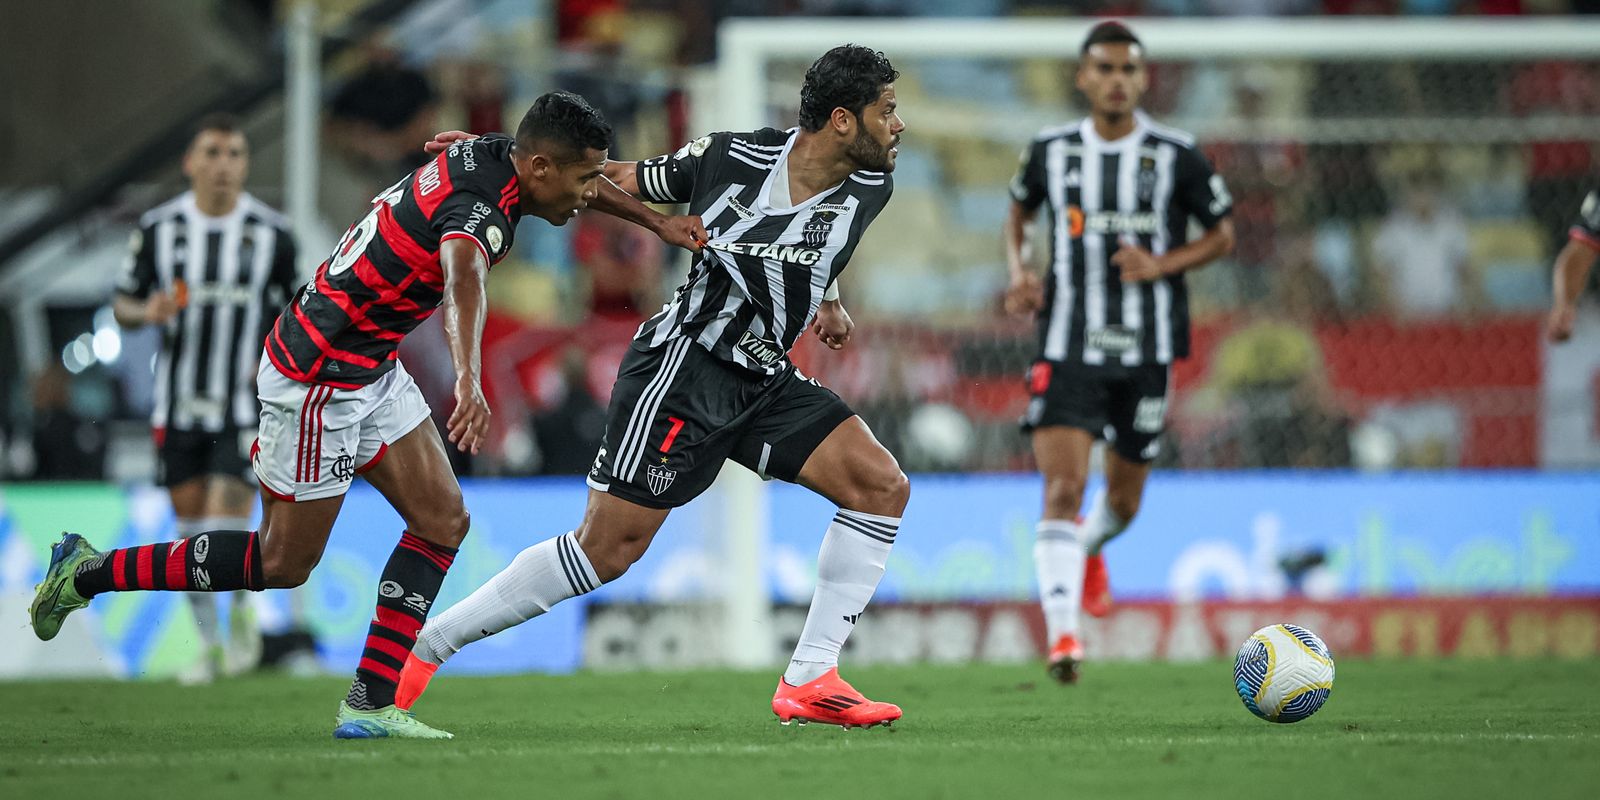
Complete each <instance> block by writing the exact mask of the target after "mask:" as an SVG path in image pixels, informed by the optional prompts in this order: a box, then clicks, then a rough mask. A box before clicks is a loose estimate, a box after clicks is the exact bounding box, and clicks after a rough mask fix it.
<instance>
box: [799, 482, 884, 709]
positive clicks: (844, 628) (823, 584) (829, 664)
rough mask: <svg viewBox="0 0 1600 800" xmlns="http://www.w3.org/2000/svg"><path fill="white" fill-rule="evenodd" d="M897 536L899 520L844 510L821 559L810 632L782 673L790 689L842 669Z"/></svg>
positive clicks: (835, 521)
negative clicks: (846, 646) (841, 655)
mask: <svg viewBox="0 0 1600 800" xmlns="http://www.w3.org/2000/svg"><path fill="white" fill-rule="evenodd" d="M899 530H900V518H899V517H880V516H878V515H877V514H867V513H864V512H861V511H848V510H845V509H842V508H841V509H839V513H838V514H836V515H834V517H833V523H832V524H830V525H829V526H828V533H827V534H826V535H825V536H823V537H822V550H821V552H820V553H818V555H817V591H816V594H814V595H812V597H811V610H810V611H808V612H806V626H805V628H804V629H802V630H801V631H800V641H799V642H798V643H797V644H796V645H795V648H794V657H793V659H792V660H790V662H789V668H788V669H787V670H785V671H784V673H783V679H784V680H785V681H787V682H788V683H789V685H790V686H799V685H801V684H803V683H809V682H811V681H814V680H816V679H817V678H818V677H820V676H821V675H822V673H824V672H827V671H828V670H830V669H832V668H834V667H836V666H838V664H839V650H840V649H842V648H843V647H844V642H845V640H846V639H848V638H850V631H852V630H854V629H855V627H856V618H857V617H859V616H860V615H861V612H862V611H864V610H866V608H867V601H869V600H871V599H872V593H873V592H875V591H877V589H878V581H879V580H881V579H882V578H883V570H884V567H885V566H886V565H887V564H888V562H889V549H890V548H891V547H893V546H894V536H895V534H896V533H898V532H899Z"/></svg>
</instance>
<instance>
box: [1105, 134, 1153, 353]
mask: <svg viewBox="0 0 1600 800" xmlns="http://www.w3.org/2000/svg"><path fill="white" fill-rule="evenodd" d="M1138 178H1139V158H1138V157H1137V156H1136V155H1135V154H1134V153H1132V152H1129V151H1124V152H1123V153H1122V155H1121V156H1120V157H1119V158H1118V159H1117V210H1118V211H1121V212H1123V213H1127V214H1132V213H1134V212H1136V211H1138V210H1139V189H1138ZM1129 238H1130V239H1133V241H1132V244H1135V245H1138V246H1141V247H1142V246H1143V244H1144V243H1143V242H1140V241H1138V240H1137V239H1134V238H1133V237H1129ZM1110 246H1111V247H1112V248H1117V247H1120V246H1121V243H1120V242H1112V243H1111V245H1110ZM1112 273H1113V274H1112V275H1111V276H1110V277H1111V278H1112V279H1114V280H1121V275H1120V274H1118V273H1119V270H1117V269H1116V268H1115V266H1114V265H1113V267H1112ZM1145 286H1146V284H1144V283H1124V284H1122V327H1124V328H1127V329H1128V330H1130V331H1134V332H1135V337H1134V346H1133V347H1130V348H1128V349H1127V350H1124V351H1123V352H1122V363H1123V365H1124V366H1129V367H1134V366H1138V365H1139V364H1140V363H1141V362H1142V361H1143V360H1144V349H1143V348H1142V347H1140V346H1139V343H1140V342H1141V341H1142V337H1139V336H1138V335H1137V333H1138V331H1139V330H1140V329H1141V328H1143V326H1144V320H1143V319H1142V316H1143V312H1144V293H1145Z"/></svg>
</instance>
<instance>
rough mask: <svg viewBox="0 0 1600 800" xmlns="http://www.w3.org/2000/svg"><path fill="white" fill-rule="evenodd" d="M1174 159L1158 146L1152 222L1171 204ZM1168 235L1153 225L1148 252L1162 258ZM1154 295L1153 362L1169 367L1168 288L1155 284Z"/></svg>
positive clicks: (1171, 151) (1172, 151)
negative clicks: (1154, 339)
mask: <svg viewBox="0 0 1600 800" xmlns="http://www.w3.org/2000/svg"><path fill="white" fill-rule="evenodd" d="M1177 159H1178V148H1177V147H1175V146H1173V145H1172V144H1169V143H1167V142H1162V143H1161V145H1160V146H1159V147H1157V148H1156V186H1155V202H1154V204H1153V205H1152V208H1154V209H1155V213H1156V219H1159V220H1165V219H1166V218H1167V209H1168V205H1169V204H1170V203H1171V201H1172V188H1173V178H1174V165H1175V164H1176V162H1177ZM1168 236H1169V232H1168V230H1167V226H1166V225H1157V226H1156V233H1155V236H1154V237H1153V238H1152V239H1151V241H1150V252H1152V253H1154V254H1156V255H1158V256H1159V255H1163V254H1165V253H1166V252H1167V249H1168V248H1169V247H1170V246H1171V243H1170V242H1169V241H1168ZM1152 289H1153V291H1154V292H1155V299H1156V302H1155V317H1156V319H1155V323H1156V324H1155V334H1156V361H1157V362H1160V363H1162V364H1170V363H1172V286H1171V285H1170V284H1169V283H1168V282H1167V281H1165V280H1160V281H1156V282H1155V286H1153V287H1152Z"/></svg>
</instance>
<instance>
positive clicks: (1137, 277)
mask: <svg viewBox="0 0 1600 800" xmlns="http://www.w3.org/2000/svg"><path fill="white" fill-rule="evenodd" d="M1148 77H1149V75H1148V72H1147V71H1146V67H1145V53H1144V48H1143V46H1141V45H1140V43H1139V40H1138V38H1137V37H1135V36H1134V34H1133V32H1132V31H1130V30H1129V29H1128V28H1127V27H1126V26H1124V25H1122V24H1121V23H1117V22H1105V23H1101V24H1099V25H1097V26H1095V27H1094V28H1093V29H1092V30H1091V31H1090V32H1089V35H1088V36H1087V37H1086V38H1085V39H1084V42H1083V47H1082V49H1081V52H1080V59H1079V62H1078V71H1077V87H1078V89H1079V90H1080V91H1082V92H1083V94H1084V97H1085V98H1087V100H1088V102H1089V107H1090V115H1089V116H1088V117H1087V118H1085V119H1083V120H1081V121H1079V122H1074V123H1071V124H1068V125H1065V126H1062V127H1059V128H1051V129H1047V130H1045V131H1043V132H1041V133H1040V134H1039V135H1038V136H1037V137H1036V138H1035V139H1034V140H1033V143H1032V144H1030V145H1029V146H1028V148H1027V149H1026V150H1024V151H1023V154H1022V164H1021V167H1020V168H1019V170H1018V172H1017V176H1016V178H1015V180H1013V181H1012V184H1011V199H1012V202H1011V211H1010V214H1009V216H1008V218H1007V220H1006V223H1005V231H1004V234H1005V246H1006V263H1007V265H1008V267H1009V269H1010V274H1011V284H1010V287H1009V289H1008V290H1007V292H1006V308H1007V310H1008V311H1010V312H1012V313H1036V314H1037V316H1038V320H1039V354H1038V356H1037V358H1036V360H1035V361H1034V363H1033V367H1032V369H1031V370H1030V371H1029V373H1028V391H1029V393H1030V395H1031V400H1030V401H1029V403H1028V410H1027V414H1026V416H1025V418H1024V420H1023V430H1024V431H1025V432H1029V433H1031V434H1032V436H1033V452H1034V456H1035V458H1036V459H1037V461H1038V464H1039V470H1040V472H1042V473H1043V474H1044V481H1045V491H1044V518H1043V519H1041V520H1040V521H1039V525H1038V530H1037V538H1036V541H1035V544H1034V561H1035V566H1036V568H1037V571H1038V579H1039V593H1040V602H1041V604H1042V605H1043V607H1044V617H1045V623H1046V628H1047V631H1048V636H1049V642H1048V643H1049V645H1050V654H1049V670H1050V674H1051V675H1053V676H1054V677H1055V678H1056V679H1057V680H1060V681H1063V682H1072V681H1076V680H1077V676H1078V669H1079V664H1080V662H1081V661H1082V660H1083V646H1082V643H1081V642H1080V641H1079V638H1078V616H1079V611H1080V609H1081V608H1087V609H1088V610H1089V611H1090V613H1094V614H1097V615H1099V614H1104V613H1106V611H1107V610H1108V609H1109V606H1110V588H1109V585H1108V581H1107V578H1106V571H1105V561H1104V559H1103V557H1102V556H1101V555H1100V548H1101V547H1103V546H1104V545H1105V543H1106V542H1108V541H1110V540H1111V539H1112V538H1114V537H1116V536H1117V535H1118V534H1120V533H1122V531H1123V530H1124V529H1125V528H1127V526H1128V523H1130V522H1131V521H1132V520H1133V517H1134V515H1135V514H1137V513H1138V511H1139V502H1140V499H1141V497H1142V496H1143V494H1144V484H1145V479H1146V478H1147V477H1148V476H1149V474H1150V462H1151V461H1152V460H1153V459H1154V458H1155V457H1156V454H1157V450H1158V448H1159V446H1160V441H1159V437H1160V435H1161V432H1162V429H1163V428H1164V426H1165V420H1166V410H1167V403H1168V399H1169V387H1168V380H1169V372H1170V366H1171V364H1172V362H1173V360H1175V359H1179V358H1183V357H1185V356H1187V355H1188V354H1189V309H1188V301H1187V293H1186V290H1185V288H1184V280H1183V273H1184V272H1186V271H1188V270H1191V269H1197V268H1199V267H1201V266H1204V265H1205V264H1207V263H1210V262H1211V261H1213V260H1215V259H1217V258H1218V257H1220V256H1222V255H1224V254H1226V253H1227V252H1229V250H1231V249H1232V247H1233V239H1234V237H1233V226H1232V223H1230V222H1229V221H1228V219H1227V217H1228V214H1229V212H1230V211H1231V210H1232V200H1231V199H1230V198H1229V196H1228V192H1227V189H1226V187H1225V186H1224V185H1223V182H1222V179H1221V178H1220V177H1219V176H1217V175H1214V174H1213V173H1212V170H1211V165H1210V164H1209V163H1207V161H1206V159H1205V157H1204V156H1202V155H1201V154H1200V150H1199V149H1198V148H1197V147H1196V146H1195V142H1194V137H1192V136H1190V135H1189V134H1187V133H1184V132H1182V131H1178V130H1173V129H1171V128H1167V127H1163V126H1161V125H1157V124H1156V123H1155V122H1153V121H1152V120H1150V118H1149V117H1147V116H1145V114H1144V112H1142V111H1140V110H1139V99H1140V97H1141V96H1143V94H1144V92H1145V89H1146V88H1147V86H1148ZM1045 204H1048V205H1049V219H1050V227H1049V229H1048V231H1049V236H1050V247H1049V254H1050V270H1049V281H1048V283H1042V282H1041V281H1040V278H1039V276H1038V274H1037V273H1035V272H1034V271H1033V270H1032V269H1031V268H1030V267H1029V265H1028V259H1027V257H1026V255H1025V253H1024V252H1023V248H1024V242H1025V240H1026V228H1027V226H1028V224H1029V223H1030V222H1031V221H1032V220H1033V218H1034V216H1035V214H1036V213H1037V211H1038V209H1039V207H1040V206H1042V205H1045ZM1191 219H1193V220H1195V221H1198V222H1199V223H1200V226H1201V227H1202V228H1204V229H1205V233H1204V234H1202V235H1201V236H1200V237H1199V238H1198V239H1196V240H1195V241H1193V242H1189V241H1188V226H1189V221H1190V220H1191ZM1102 438H1103V439H1105V440H1106V441H1107V447H1106V448H1105V471H1106V485H1107V490H1106V491H1105V492H1104V493H1102V494H1101V495H1100V496H1098V497H1097V498H1096V500H1095V503H1094V505H1093V508H1092V509H1091V510H1090V511H1089V514H1088V516H1087V517H1086V518H1082V519H1080V518H1079V516H1078V513H1079V509H1080V507H1081V504H1082V502H1083V491H1084V485H1085V483H1086V482H1087V480H1088V474H1089V457H1090V452H1091V450H1092V449H1093V447H1094V443H1095V440H1097V439H1102ZM1086 562H1087V563H1086Z"/></svg>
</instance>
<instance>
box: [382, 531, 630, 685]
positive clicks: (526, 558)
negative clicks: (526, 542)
mask: <svg viewBox="0 0 1600 800" xmlns="http://www.w3.org/2000/svg"><path fill="white" fill-rule="evenodd" d="M599 587H600V578H599V576H597V575H595V572H594V567H593V566H591V565H590V564H589V557H588V556H586V555H584V553H583V548H582V547H580V546H578V537H577V536H576V535H575V534H572V533H566V534H563V535H561V536H557V537H556V538H554V539H546V540H544V541H542V542H540V543H538V544H536V545H534V546H532V547H530V548H528V549H526V550H523V551H522V552H520V553H518V554H517V557H516V558H514V559H512V560H511V564H510V566H507V567H506V568H505V569H503V570H501V571H500V574H498V575H495V576H494V577H493V578H490V579H489V582H488V583H485V584H484V585H482V586H479V587H478V589H477V591H475V592H473V593H472V594H470V595H467V599H465V600H462V601H461V602H459V603H457V604H455V605H453V606H451V607H450V608H449V609H448V610H446V611H445V612H444V613H443V614H437V615H435V616H434V617H433V618H431V619H429V620H428V624H426V625H424V626H422V633H420V634H418V636H417V644H416V646H415V647H413V648H412V649H411V653H412V654H413V655H415V656H416V657H417V658H420V659H422V660H423V661H426V662H428V663H430V664H443V663H444V662H445V661H447V660H449V658H450V657H451V656H453V655H455V654H456V653H458V652H460V651H461V648H463V647H466V646H467V645H469V644H471V643H473V642H476V641H478V640H479V639H482V638H485V637H488V636H493V635H494V634H497V633H499V632H501V631H503V630H505V629H507V628H511V627H515V626H517V625H521V624H522V623H524V622H527V621H528V620H530V619H533V618H534V617H537V616H539V615H540V614H543V613H544V612H546V611H549V610H550V609H551V608H554V607H555V604H556V603H559V602H561V601H562V600H566V599H567V598H569V597H577V596H578V595H580V594H587V593H589V592H592V591H594V590H595V589H598V588H599Z"/></svg>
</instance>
